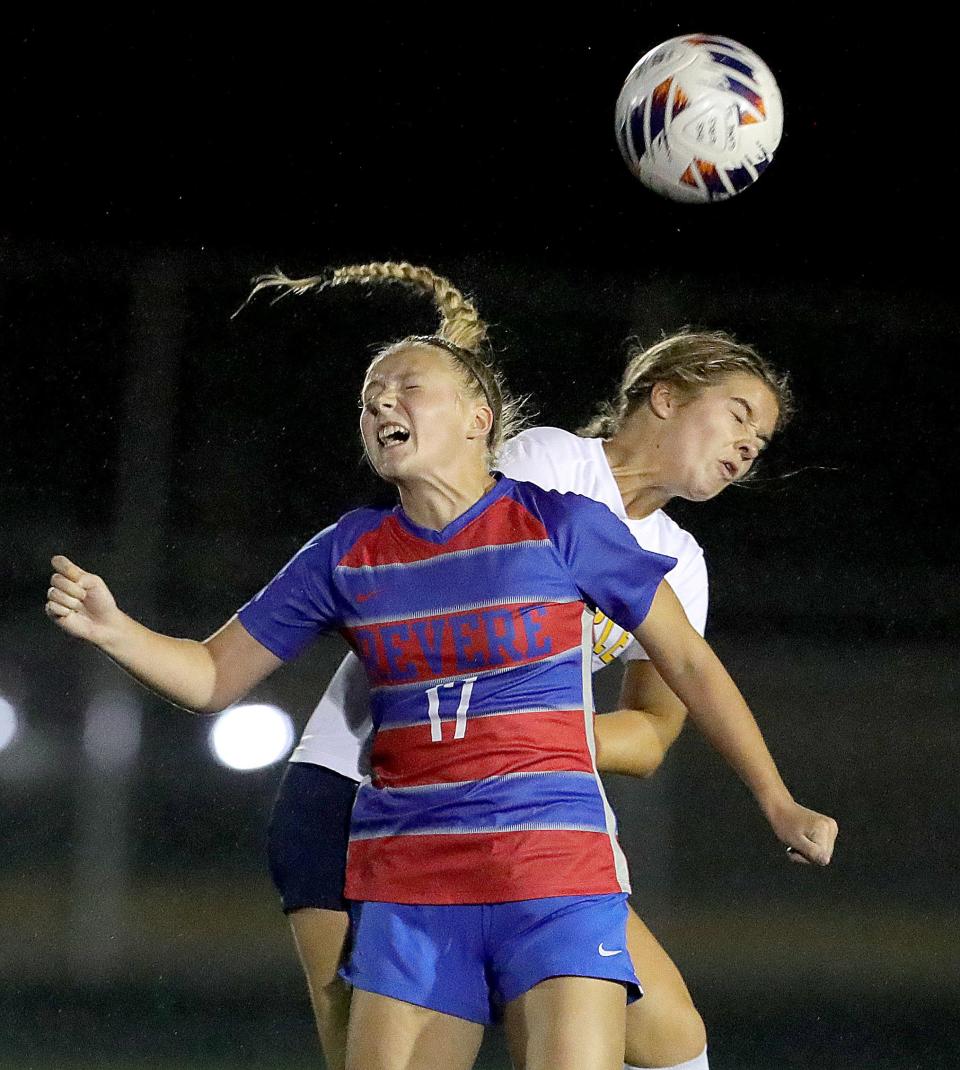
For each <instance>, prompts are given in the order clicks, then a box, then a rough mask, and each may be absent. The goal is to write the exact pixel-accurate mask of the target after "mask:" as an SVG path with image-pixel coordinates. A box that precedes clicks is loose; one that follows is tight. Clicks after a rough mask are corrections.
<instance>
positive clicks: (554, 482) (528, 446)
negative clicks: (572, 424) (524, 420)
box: [496, 427, 574, 490]
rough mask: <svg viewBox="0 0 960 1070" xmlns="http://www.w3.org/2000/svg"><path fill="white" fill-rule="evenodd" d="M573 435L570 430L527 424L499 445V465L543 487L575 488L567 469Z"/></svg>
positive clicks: (507, 472) (508, 473)
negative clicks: (523, 429)
mask: <svg viewBox="0 0 960 1070" xmlns="http://www.w3.org/2000/svg"><path fill="white" fill-rule="evenodd" d="M570 437H571V436H570V432H569V431H562V430H561V429H560V428H558V427H530V428H527V430H526V431H521V432H520V433H519V434H518V435H514V437H513V438H511V439H508V440H507V441H506V442H505V443H504V444H503V445H502V446H501V447H500V452H499V454H497V463H496V469H497V471H498V472H503V474H504V475H505V476H509V477H510V479H517V480H521V481H524V482H527V483H536V485H537V486H538V487H543V489H544V490H573V489H574V488H573V486H572V485H570V484H571V477H570V475H569V472H568V471H567V469H568V468H569V457H568V456H567V454H569V452H570V448H569V444H568V442H567V441H566V439H568V438H570Z"/></svg>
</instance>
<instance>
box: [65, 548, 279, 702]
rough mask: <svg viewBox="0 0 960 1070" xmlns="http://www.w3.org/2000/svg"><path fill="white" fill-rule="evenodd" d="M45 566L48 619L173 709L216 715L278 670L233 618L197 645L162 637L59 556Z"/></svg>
mask: <svg viewBox="0 0 960 1070" xmlns="http://www.w3.org/2000/svg"><path fill="white" fill-rule="evenodd" d="M51 563H52V565H53V567H54V569H55V572H54V574H53V576H52V577H51V579H50V587H49V588H48V590H47V603H46V606H45V612H46V614H47V616H48V617H49V618H50V619H51V620H52V621H54V623H55V624H57V625H58V626H59V627H60V628H61V629H62V630H63V631H65V632H66V633H67V634H68V635H72V636H75V637H76V638H79V639H85V640H86V641H87V642H90V643H92V644H93V645H94V646H96V647H99V649H100V650H102V651H103V652H104V653H105V654H106V655H107V656H108V657H110V658H111V659H112V660H113V661H115V662H116V663H117V664H118V665H119V666H120V667H121V668H122V669H124V670H125V671H126V672H128V673H129V674H130V675H131V676H132V677H134V679H136V680H138V681H139V682H140V683H141V684H143V685H144V686H145V687H148V688H149V689H150V690H151V691H155V692H156V693H157V694H159V695H162V696H163V697H164V698H166V699H168V700H169V701H170V702H173V703H175V704H176V705H178V706H183V707H184V708H185V709H188V710H192V711H194V712H196V713H217V712H219V711H220V710H222V709H224V708H225V707H227V706H229V705H230V704H231V703H232V702H236V701H237V699H239V698H242V697H243V696H244V695H246V694H247V693H248V692H249V691H250V690H251V689H252V688H253V687H255V686H256V685H257V684H258V683H259V682H260V681H261V680H263V679H264V677H266V676H268V675H269V674H270V673H271V672H273V670H274V669H276V668H277V666H278V665H280V664H281V660H280V659H279V658H278V657H276V655H274V654H273V653H271V652H270V651H269V650H267V648H266V647H265V646H263V645H262V644H260V643H258V642H257V640H256V639H254V638H253V637H252V636H251V635H250V634H249V633H248V632H247V630H246V629H245V628H244V627H243V625H242V624H241V623H240V622H239V621H238V620H237V619H236V618H235V617H234V618H231V619H230V620H229V621H227V623H226V624H224V625H223V627H222V628H220V629H219V631H217V632H216V633H215V634H214V635H212V636H210V638H209V639H206V640H205V641H203V642H198V641H197V640H194V639H176V638H173V637H172V636H169V635H161V634H160V633H159V632H154V631H151V630H150V629H149V628H146V627H144V626H143V625H142V624H140V623H138V622H137V621H135V620H134V619H133V618H132V617H130V616H128V615H127V614H126V613H124V612H123V611H122V610H121V609H119V608H118V606H117V604H116V602H115V600H114V598H113V595H112V594H111V593H110V589H109V588H108V587H107V585H106V583H104V581H103V580H102V579H101V578H100V577H99V576H96V575H94V574H93V573H92V572H85V571H84V570H83V569H82V568H80V566H79V565H76V564H74V563H73V562H72V561H71V560H70V559H69V558H66V557H63V556H61V555H57V556H56V557H54V558H53V559H52V562H51Z"/></svg>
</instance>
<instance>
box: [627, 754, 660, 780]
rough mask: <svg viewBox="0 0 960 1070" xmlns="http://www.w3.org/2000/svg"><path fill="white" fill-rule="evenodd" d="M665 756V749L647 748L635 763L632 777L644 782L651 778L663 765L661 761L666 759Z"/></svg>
mask: <svg viewBox="0 0 960 1070" xmlns="http://www.w3.org/2000/svg"><path fill="white" fill-rule="evenodd" d="M666 756H667V751H666V748H665V747H659V748H658V747H648V748H647V750H646V751H645V752H644V753H643V755H642V757H640V758H639V760H638V761H637V762H636V765H635V768H634V770H633V776H635V777H640V779H641V780H646V779H647V778H648V777H652V776H653V774H654V773H655V772H656V771H657V770H658V769H659V768H660V766H661V765H663V759H664V758H666Z"/></svg>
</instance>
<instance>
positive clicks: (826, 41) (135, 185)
mask: <svg viewBox="0 0 960 1070" xmlns="http://www.w3.org/2000/svg"><path fill="white" fill-rule="evenodd" d="M663 7H664V6H663V5H659V4H644V5H595V6H594V7H593V8H589V9H587V10H584V11H583V12H579V13H577V14H575V15H574V14H571V15H569V16H567V17H563V18H560V17H557V13H556V12H554V17H552V18H551V19H550V20H548V22H547V23H546V25H537V24H535V23H534V22H528V21H524V22H519V21H517V20H515V19H511V18H508V17H506V15H505V14H504V12H503V11H501V10H498V8H497V7H496V6H493V7H490V8H483V9H476V10H471V11H469V12H463V13H458V12H457V11H454V12H453V13H452V14H450V15H448V16H445V17H441V16H440V15H439V14H437V12H436V10H435V9H434V7H433V6H432V5H426V6H423V5H421V6H418V7H414V8H411V7H410V6H409V5H406V6H404V7H403V8H402V9H396V8H393V7H392V6H391V7H389V8H386V10H387V11H389V12H390V13H389V14H382V13H380V11H381V9H380V8H379V7H378V6H377V5H364V6H359V7H356V8H353V9H352V10H351V9H349V7H347V9H344V6H343V5H341V6H340V10H339V11H338V13H337V16H336V18H335V19H333V18H330V17H318V18H317V19H316V20H314V21H309V22H303V23H301V22H298V18H300V14H299V13H300V11H301V10H302V9H297V15H295V16H291V14H290V13H289V12H288V11H286V10H285V11H284V12H283V13H282V14H279V13H277V14H274V13H273V12H267V11H265V10H264V11H261V12H260V13H259V17H258V18H256V19H255V20H251V19H245V18H242V17H236V18H232V19H230V20H225V21H224V23H221V24H218V25H217V26H216V27H215V28H213V27H209V26H204V25H203V24H196V23H194V22H193V21H185V20H181V19H178V18H176V17H175V16H160V15H158V14H155V13H154V14H145V15H138V16H137V17H136V19H131V20H128V21H122V20H117V19H111V20H106V23H105V24H104V25H100V26H94V25H91V24H90V23H89V22H88V21H86V20H82V19H71V18H67V19H65V20H60V19H59V18H58V19H56V20H55V19H52V18H51V19H49V20H46V21H45V22H43V23H42V24H40V25H36V24H34V25H27V26H26V27H25V28H24V29H23V30H22V32H21V33H20V34H19V35H18V34H15V33H14V32H10V33H8V35H7V41H6V45H5V51H6V52H7V55H8V59H7V61H6V62H5V63H4V65H3V67H4V69H3V74H2V75H0V77H2V81H3V99H4V112H5V119H4V123H3V130H2V133H0V152H2V154H3V158H4V162H5V167H4V185H5V195H4V206H3V210H2V216H0V219H2V231H3V232H4V233H6V234H7V235H11V236H16V237H21V238H23V237H27V238H33V237H42V238H45V239H48V240H53V241H62V240H64V239H72V240H77V241H93V242H111V243H118V244H121V245H126V244H128V243H130V242H133V241H137V242H145V243H156V242H161V243H173V244H176V245H183V246H186V247H188V248H198V247H201V246H210V245H214V246H218V245H219V246H224V245H226V246H229V247H233V248H238V247H239V248H244V247H246V248H253V249H256V250H258V251H259V252H261V253H264V254H267V255H269V254H270V253H271V252H274V251H284V252H287V253H289V252H296V251H298V250H303V251H304V252H305V253H308V254H309V255H310V256H311V257H315V256H316V255H318V251H323V250H328V249H330V250H333V251H335V252H336V253H337V254H339V255H345V254H347V253H348V252H350V251H351V249H356V250H357V251H358V252H359V251H364V252H367V251H370V249H371V248H372V247H377V248H381V249H383V250H384V251H385V252H387V253H395V252H400V251H402V252H404V253H408V254H409V255H410V256H411V257H412V256H417V255H425V254H428V255H431V256H433V257H436V256H438V255H449V254H451V253H458V254H459V253H465V252H469V251H475V250H479V249H484V250H487V249H496V250H498V251H500V252H502V253H509V252H516V253H518V254H521V255H524V256H532V257H537V256H543V255H547V254H548V253H549V254H550V255H551V256H553V257H556V258H559V259H561V260H563V259H568V260H571V261H576V260H578V259H580V258H581V257H583V256H585V255H590V256H592V257H596V256H598V255H602V257H603V259H604V260H606V261H608V262H611V263H615V264H618V265H621V266H630V265H632V264H635V263H636V261H637V259H638V258H639V259H642V260H643V261H647V260H649V259H655V260H656V262H657V263H658V264H660V265H661V266H662V267H664V268H666V267H670V266H678V267H680V268H682V269H684V270H689V271H694V272H696V271H714V272H718V271H729V270H743V271H746V272H750V271H762V272H770V271H773V272H778V273H784V274H786V275H788V276H790V277H799V278H811V279H816V280H820V279H822V278H823V277H824V275H827V277H831V278H854V279H860V278H868V279H872V280H877V279H879V280H893V279H896V280H902V281H904V282H917V281H918V280H921V279H922V284H923V285H924V286H931V287H933V288H945V287H946V286H948V285H949V279H948V277H947V273H941V271H940V270H934V269H933V265H932V263H931V260H932V258H935V257H936V256H938V255H939V256H940V257H941V258H943V257H947V256H948V255H949V253H950V250H951V248H952V245H953V242H954V241H955V239H956V236H957V226H956V212H955V210H954V206H953V194H952V193H951V190H952V188H953V186H954V185H955V183H956V178H957V170H956V164H955V163H954V162H952V161H951V160H950V157H951V156H952V155H953V154H952V153H950V152H949V147H950V137H949V131H948V130H947V129H945V128H944V127H943V126H942V123H943V122H944V119H943V114H944V113H943V111H942V109H943V107H944V106H945V103H946V101H947V100H949V95H948V89H949V86H948V77H949V72H948V70H947V69H946V67H947V64H946V61H945V60H944V59H943V58H942V57H941V56H939V55H937V54H936V49H935V41H934V39H933V36H932V32H931V30H930V29H929V27H926V26H922V27H913V28H910V27H907V26H902V25H897V26H893V25H889V24H886V23H880V22H878V23H874V24H869V25H861V24H859V22H858V20H856V19H854V18H853V17H851V16H840V15H837V14H835V13H830V14H822V13H818V11H817V5H813V6H809V5H808V6H803V7H799V8H797V9H796V10H797V14H796V16H795V21H793V23H792V24H791V25H789V26H788V25H787V24H786V23H785V22H784V23H778V22H777V21H776V20H772V19H771V20H764V19H762V18H761V19H757V18H755V17H753V16H752V15H751V16H749V17H747V16H744V15H740V16H738V15H737V14H736V13H731V16H732V17H729V18H724V19H722V20H721V19H719V18H718V17H717V15H716V12H715V7H714V6H713V5H710V6H709V7H708V6H706V5H699V9H700V10H698V5H693V7H692V8H687V9H686V11H687V14H686V15H685V17H684V18H683V20H682V22H678V21H677V19H676V18H675V17H670V16H669V15H667V14H666V13H664V10H663ZM705 10H709V11H710V12H711V14H709V15H703V12H704V11H705ZM701 15H703V17H701ZM717 23H722V25H715V24H717ZM697 29H703V30H706V31H707V32H722V33H724V34H726V35H728V36H731V37H734V38H736V39H739V40H741V41H742V42H744V43H745V44H747V45H748V46H750V47H752V48H754V49H755V50H756V51H757V52H759V53H760V54H761V56H763V57H764V58H765V59H766V61H767V63H768V64H769V65H770V66H771V68H772V69H773V70H774V72H775V73H776V75H777V77H778V81H779V83H780V86H781V90H782V93H783V96H784V100H785V106H786V123H785V135H784V139H783V142H782V145H781V148H780V151H779V159H778V161H777V165H776V168H775V170H772V171H771V172H770V174H769V177H768V180H767V181H764V182H762V183H761V184H760V185H758V186H757V188H756V189H755V190H752V191H751V192H750V194H749V196H744V197H741V198H738V199H737V200H735V201H733V202H730V203H729V204H726V205H719V206H714V207H712V208H710V209H707V210H702V211H700V210H696V209H691V208H689V207H683V206H681V207H677V206H673V205H670V204H668V203H666V202H661V201H659V200H657V199H656V198H654V197H651V196H650V195H647V194H646V193H645V192H644V191H643V190H641V189H640V188H638V187H637V184H636V183H635V181H634V179H632V177H631V176H630V175H629V174H628V173H627V171H626V169H625V168H624V167H623V165H622V163H621V161H620V158H619V154H618V151H617V148H616V145H615V143H614V140H613V137H612V110H613V103H614V100H615V98H616V94H617V91H618V89H619V86H620V84H621V82H622V80H623V78H624V76H625V74H626V72H627V71H628V70H629V69H630V67H631V66H632V65H633V63H634V62H635V61H636V59H637V58H638V57H639V55H640V54H641V53H642V52H644V51H646V50H647V49H648V48H649V47H651V46H652V45H653V44H655V43H657V42H659V41H660V40H662V39H664V38H667V37H670V36H674V35H676V34H677V33H679V32H691V31H694V30H697Z"/></svg>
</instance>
